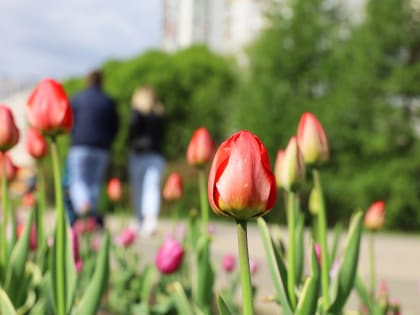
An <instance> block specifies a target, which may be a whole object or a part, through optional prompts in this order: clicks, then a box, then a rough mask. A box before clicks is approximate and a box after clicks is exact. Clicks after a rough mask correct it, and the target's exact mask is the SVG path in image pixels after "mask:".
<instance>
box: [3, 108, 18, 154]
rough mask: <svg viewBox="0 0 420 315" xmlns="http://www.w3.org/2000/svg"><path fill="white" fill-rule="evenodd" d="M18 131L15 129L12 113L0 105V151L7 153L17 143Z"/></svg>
mask: <svg viewBox="0 0 420 315" xmlns="http://www.w3.org/2000/svg"><path fill="white" fill-rule="evenodd" d="M18 140H19V129H18V128H17V127H16V124H15V119H14V117H13V114H12V111H11V110H10V108H9V107H7V106H6V105H1V104H0V151H7V150H9V149H10V148H12V147H13V146H15V145H16V143H18Z"/></svg>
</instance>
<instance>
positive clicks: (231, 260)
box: [222, 254, 236, 273]
mask: <svg viewBox="0 0 420 315" xmlns="http://www.w3.org/2000/svg"><path fill="white" fill-rule="evenodd" d="M235 265H236V258H235V256H233V255H230V254H227V255H224V256H223V258H222V268H223V270H224V271H226V272H228V273H230V272H232V270H233V269H235Z"/></svg>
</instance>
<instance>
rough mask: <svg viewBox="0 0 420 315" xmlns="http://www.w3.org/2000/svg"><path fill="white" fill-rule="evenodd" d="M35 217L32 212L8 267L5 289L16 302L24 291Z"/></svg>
mask: <svg viewBox="0 0 420 315" xmlns="http://www.w3.org/2000/svg"><path fill="white" fill-rule="evenodd" d="M33 216H34V215H33V212H31V214H30V215H29V218H28V221H27V223H26V226H25V230H24V232H23V235H22V236H21V237H20V239H19V240H18V242H17V243H16V245H15V247H14V248H13V250H12V254H11V256H10V260H9V263H8V265H7V273H6V281H5V286H4V288H5V290H6V292H8V294H9V296H10V298H11V299H12V301H15V296H16V295H18V294H19V292H21V291H22V279H23V277H24V275H25V265H26V260H27V257H28V253H29V238H30V232H31V226H32V221H33ZM15 305H16V304H15Z"/></svg>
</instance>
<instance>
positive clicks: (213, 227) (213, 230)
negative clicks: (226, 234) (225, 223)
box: [207, 223, 216, 235]
mask: <svg viewBox="0 0 420 315" xmlns="http://www.w3.org/2000/svg"><path fill="white" fill-rule="evenodd" d="M207 232H209V234H211V235H213V234H216V225H215V224H213V223H209V225H208V226H207Z"/></svg>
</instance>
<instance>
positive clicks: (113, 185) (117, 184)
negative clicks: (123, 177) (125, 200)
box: [106, 177, 122, 201]
mask: <svg viewBox="0 0 420 315" xmlns="http://www.w3.org/2000/svg"><path fill="white" fill-rule="evenodd" d="M106 191H107V194H108V198H109V199H110V200H112V201H119V200H121V196H122V187H121V181H120V180H119V179H118V178H116V177H114V178H111V179H110V180H109V182H108V187H107V190H106Z"/></svg>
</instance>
